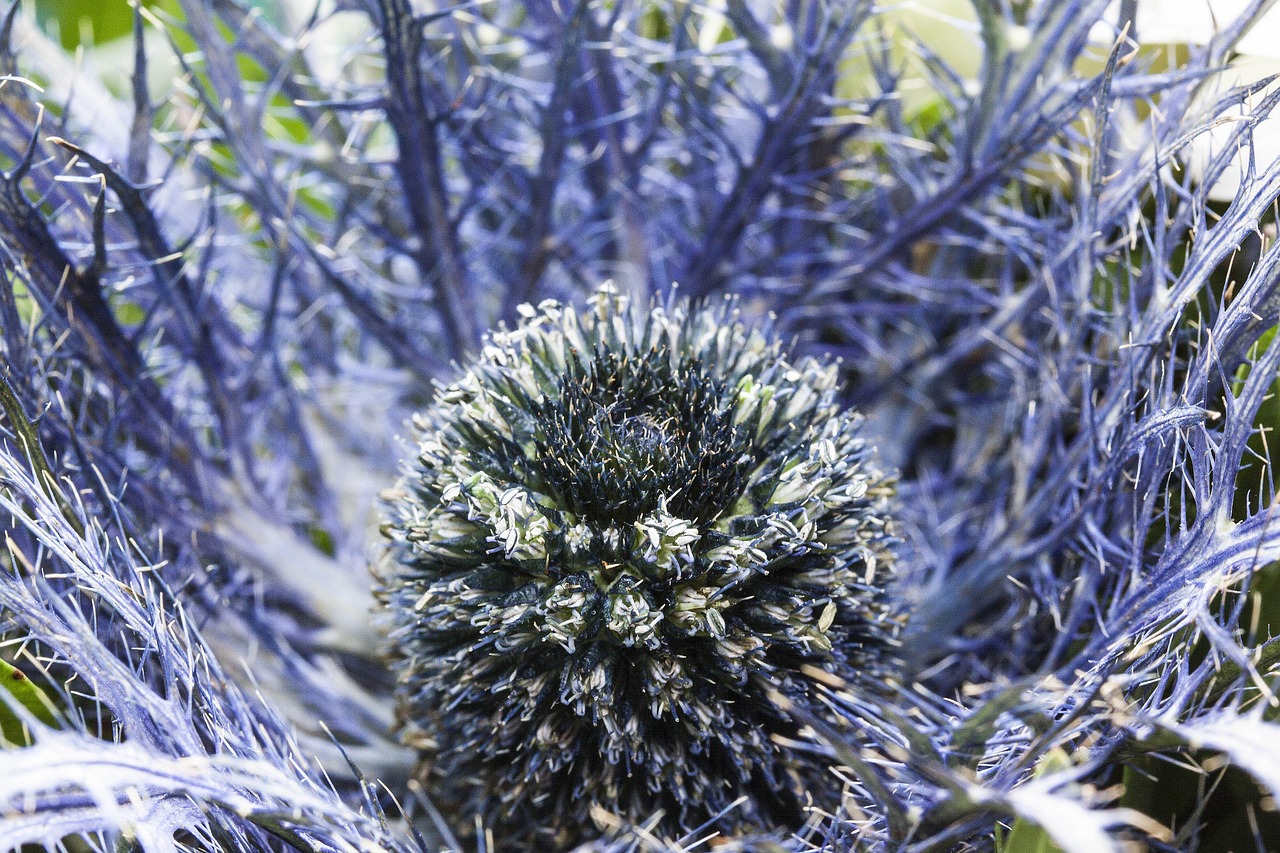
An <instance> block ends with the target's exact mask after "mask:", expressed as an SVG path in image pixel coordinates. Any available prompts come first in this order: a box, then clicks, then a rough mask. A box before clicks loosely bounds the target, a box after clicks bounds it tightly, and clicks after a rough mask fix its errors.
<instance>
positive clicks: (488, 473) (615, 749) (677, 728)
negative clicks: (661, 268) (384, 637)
mask: <svg viewBox="0 0 1280 853" xmlns="http://www.w3.org/2000/svg"><path fill="white" fill-rule="evenodd" d="M522 313H523V320H522V321H521V323H520V324H519V326H518V327H517V328H515V329H514V330H509V331H502V332H499V333H495V334H493V335H492V336H491V337H490V339H489V341H488V344H487V346H486V347H485V348H484V351H483V353H482V354H481V356H480V357H479V359H478V360H477V361H476V363H474V364H472V365H471V366H470V367H468V368H467V369H466V370H465V372H464V373H463V375H462V376H461V378H459V379H458V380H457V381H456V382H454V383H453V384H452V385H450V386H448V387H446V388H444V389H442V391H441V392H440V394H439V396H438V399H437V400H436V402H435V403H434V405H432V406H431V407H430V408H429V409H428V410H427V411H425V412H423V413H421V414H420V415H419V416H417V418H416V420H415V427H416V429H417V431H418V434H419V439H420V444H419V447H418V455H417V458H416V461H415V462H414V463H413V464H412V466H411V467H410V469H409V470H408V472H407V474H406V476H405V477H404V479H403V480H402V482H401V483H400V484H399V486H398V488H397V489H395V490H393V491H392V492H391V493H389V495H388V498H387V511H388V516H389V518H388V522H387V524H386V527H385V531H386V533H387V535H388V536H389V537H390V539H391V541H392V547H391V549H390V558H389V559H388V560H387V561H386V564H385V566H384V568H383V570H382V578H381V589H380V595H381V598H382V600H383V602H384V604H385V606H386V608H387V612H388V613H389V621H390V623H391V629H390V642H391V648H392V657H393V660H394V664H395V667H396V670H397V675H398V699H399V704H400V709H401V716H402V720H403V725H404V731H405V738H406V740H407V741H408V742H410V743H412V744H414V745H416V746H418V747H420V748H421V749H422V751H423V756H424V761H423V771H422V772H423V773H424V774H425V775H427V776H429V777H430V781H431V787H432V789H433V790H435V791H437V792H443V795H444V796H445V797H446V798H447V799H451V800H453V801H454V805H455V806H456V807H457V808H459V809H461V810H462V813H463V815H462V816H463V818H464V820H463V821H462V822H463V824H464V825H465V824H466V823H469V822H470V821H471V820H472V819H473V818H474V817H475V816H477V815H478V816H479V817H481V818H482V819H483V821H484V822H485V823H486V824H487V825H489V826H491V827H494V828H496V829H497V830H498V831H499V832H500V833H501V834H502V835H503V836H505V837H506V838H507V840H508V842H509V843H515V844H523V845H525V846H538V847H558V846H563V845H566V844H569V843H572V842H574V841H578V840H581V839H583V838H586V837H590V835H591V834H593V832H595V827H596V825H597V824H596V822H593V817H594V818H595V819H598V818H599V816H600V815H603V814H606V813H608V814H611V815H615V816H617V817H620V818H622V819H623V820H633V821H642V820H644V819H647V818H650V817H651V816H652V815H654V814H655V813H656V812H661V814H662V815H663V822H662V823H661V829H662V830H663V831H667V832H671V833H678V832H680V831H683V830H687V829H692V828H694V827H697V826H699V825H701V824H703V823H705V822H707V821H713V822H716V823H718V825H720V826H721V827H722V828H752V827H764V826H778V825H784V826H785V825H795V824H797V823H798V822H800V821H801V820H803V819H804V816H805V815H804V810H805V807H806V806H807V805H809V804H810V803H811V802H812V798H813V797H814V796H815V794H818V795H819V796H821V792H824V791H826V792H829V791H833V790H836V789H837V788H838V781H837V780H836V778H835V777H834V775H833V774H832V773H831V772H830V769H829V768H828V767H826V766H825V765H824V763H823V761H822V760H821V759H820V758H817V757H815V756H817V755H818V754H819V751H818V750H803V749H800V750H797V749H794V748H788V747H787V746H785V745H784V744H786V743H787V742H790V741H793V740H794V739H795V738H796V737H798V736H799V735H800V726H799V725H798V724H797V723H795V722H794V721H793V720H792V719H791V718H790V717H789V716H788V714H787V713H786V712H784V711H783V710H781V709H780V707H779V705H778V703H777V702H775V701H774V700H773V699H771V698H770V697H771V696H774V695H775V694H780V695H782V696H785V697H787V699H788V700H790V701H791V702H801V703H805V704H806V706H809V707H814V708H816V707H817V703H814V702H813V701H812V699H813V697H812V693H813V691H814V687H813V685H812V683H811V682H810V680H809V679H808V678H806V677H805V676H804V675H802V669H803V668H805V667H806V665H808V666H811V667H818V668H820V669H823V670H826V671H828V672H832V673H834V674H837V675H840V676H841V677H844V678H847V679H851V680H853V681H855V682H859V681H860V682H862V683H868V682H869V681H874V679H876V678H878V677H881V675H882V673H883V672H884V669H885V664H886V662H887V661H888V660H889V659H890V658H891V654H890V652H889V651H888V647H889V646H890V645H891V643H892V634H893V618H892V616H891V615H890V613H889V611H888V608H887V607H886V605H885V603H884V601H885V597H884V585H885V581H886V575H887V572H888V562H889V561H888V551H887V547H888V542H889V537H890V531H889V530H888V529H887V528H888V522H887V519H886V503H887V501H888V499H889V496H890V492H891V489H890V487H889V485H888V483H887V482H886V480H885V478H884V477H883V476H882V475H881V474H880V473H878V472H877V471H876V470H875V468H874V467H872V466H871V465H870V464H869V462H868V459H867V456H868V452H869V448H868V447H867V446H866V444H865V443H864V441H863V440H862V439H861V438H860V437H859V436H858V433H857V422H858V417H857V416H856V415H855V414H853V413H850V412H844V411H842V410H841V408H840V406H839V405H838V404H837V402H836V400H835V387H836V383H837V374H836V366H835V365H833V364H827V365H823V364H821V363H819V362H817V361H814V360H811V359H803V360H799V361H797V362H796V363H794V364H793V363H792V362H791V361H790V360H789V357H788V355H787V353H786V352H785V351H784V349H783V348H782V347H781V345H780V344H778V343H777V342H775V341H773V340H772V339H771V338H770V336H769V334H768V332H767V330H759V329H752V328H749V327H748V326H747V325H745V324H744V323H743V322H742V321H741V320H740V319H739V317H738V315H737V313H736V311H735V308H734V306H733V304H732V302H728V301H727V302H726V304H725V305H724V306H723V307H721V308H718V309H693V308H690V307H689V306H687V305H684V304H674V305H671V306H666V307H664V306H660V305H658V306H651V307H639V306H635V305H632V304H631V303H630V302H629V301H628V300H627V299H626V298H625V297H623V296H621V295H619V294H618V293H616V292H615V291H613V290H612V289H610V288H606V289H604V290H602V291H601V292H600V293H599V294H598V295H597V296H596V297H595V298H594V299H593V300H592V301H591V303H590V305H589V308H588V309H587V310H585V311H583V312H578V311H576V310H574V309H573V308H570V307H565V306H562V305H560V304H558V303H555V302H545V303H543V304H542V305H540V306H538V307H537V308H536V309H534V308H530V307H528V306H525V307H524V309H523V310H522ZM744 798H745V799H744ZM740 799H741V800H743V801H742V802H741V803H739V804H738V805H737V806H735V807H733V808H730V806H731V805H732V804H734V803H735V801H738V800H740Z"/></svg>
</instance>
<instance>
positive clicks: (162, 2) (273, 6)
mask: <svg viewBox="0 0 1280 853" xmlns="http://www.w3.org/2000/svg"><path fill="white" fill-rule="evenodd" d="M141 2H142V5H143V6H145V7H146V8H148V9H157V10H161V11H164V12H168V13H170V14H172V15H175V16H179V17H180V15H179V8H178V2H177V0H141ZM134 5H135V4H134V2H131V0H35V3H34V10H35V15H36V20H37V21H38V22H39V23H40V27H41V28H42V29H43V30H44V31H45V32H46V33H48V34H49V35H50V36H53V37H54V38H56V39H58V40H59V41H60V42H61V43H62V46H63V47H64V48H66V49H67V50H75V49H76V48H77V47H79V46H81V45H86V46H92V45H99V44H105V43H107V42H110V41H115V40H116V39H119V38H123V37H125V36H128V35H129V33H130V32H131V31H132V28H133V7H134ZM245 5H248V6H252V7H253V8H255V9H257V10H258V11H259V12H261V13H262V15H263V17H265V18H266V19H267V20H268V21H270V22H271V23H273V24H276V25H280V24H283V23H284V20H285V15H284V8H285V6H286V5H287V0H248V2H247V3H246V4H245Z"/></svg>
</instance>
